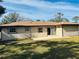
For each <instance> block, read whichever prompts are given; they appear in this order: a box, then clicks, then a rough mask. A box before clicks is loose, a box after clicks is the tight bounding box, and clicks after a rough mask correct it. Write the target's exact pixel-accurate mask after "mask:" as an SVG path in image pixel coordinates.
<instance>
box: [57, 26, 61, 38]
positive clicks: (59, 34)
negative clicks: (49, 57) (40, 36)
mask: <svg viewBox="0 0 79 59" xmlns="http://www.w3.org/2000/svg"><path fill="white" fill-rule="evenodd" d="M56 36H57V37H62V26H56Z"/></svg>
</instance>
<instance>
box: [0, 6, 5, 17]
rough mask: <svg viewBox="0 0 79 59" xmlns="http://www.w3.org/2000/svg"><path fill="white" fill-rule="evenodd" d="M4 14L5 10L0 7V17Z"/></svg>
mask: <svg viewBox="0 0 79 59" xmlns="http://www.w3.org/2000/svg"><path fill="white" fill-rule="evenodd" d="M4 13H5V8H4V7H2V6H0V16H1V15H2V14H4Z"/></svg>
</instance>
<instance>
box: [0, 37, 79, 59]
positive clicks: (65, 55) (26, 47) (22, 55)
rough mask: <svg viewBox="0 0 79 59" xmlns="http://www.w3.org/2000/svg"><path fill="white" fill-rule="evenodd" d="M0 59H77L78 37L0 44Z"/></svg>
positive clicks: (26, 40)
mask: <svg viewBox="0 0 79 59" xmlns="http://www.w3.org/2000/svg"><path fill="white" fill-rule="evenodd" d="M0 59H79V37H71V38H63V39H61V38H59V39H50V40H47V41H33V40H30V39H23V40H15V41H7V42H6V41H5V42H0Z"/></svg>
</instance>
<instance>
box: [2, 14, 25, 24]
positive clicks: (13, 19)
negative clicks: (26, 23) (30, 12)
mask: <svg viewBox="0 0 79 59" xmlns="http://www.w3.org/2000/svg"><path fill="white" fill-rule="evenodd" d="M17 21H23V18H22V17H20V15H19V14H18V13H10V14H8V15H5V16H4V18H3V20H2V23H4V24H6V23H11V22H17Z"/></svg>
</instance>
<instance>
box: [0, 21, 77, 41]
mask: <svg viewBox="0 0 79 59" xmlns="http://www.w3.org/2000/svg"><path fill="white" fill-rule="evenodd" d="M0 28H1V39H2V40H11V39H24V38H40V37H47V36H51V37H52V38H53V37H64V36H79V24H78V23H67V22H66V23H63V22H61V23H56V22H14V23H11V24H3V25H1V26H0Z"/></svg>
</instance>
